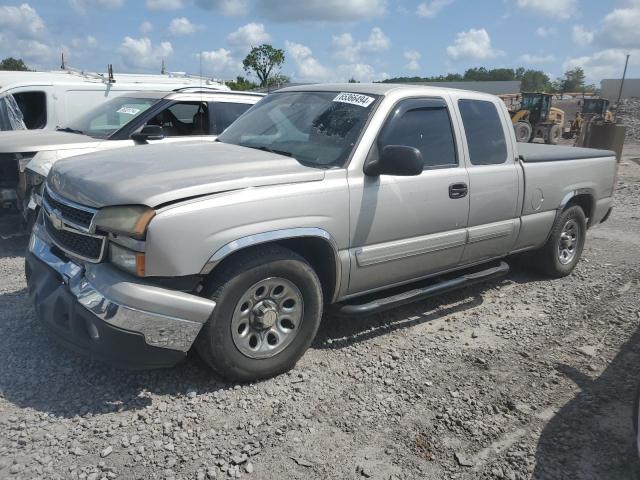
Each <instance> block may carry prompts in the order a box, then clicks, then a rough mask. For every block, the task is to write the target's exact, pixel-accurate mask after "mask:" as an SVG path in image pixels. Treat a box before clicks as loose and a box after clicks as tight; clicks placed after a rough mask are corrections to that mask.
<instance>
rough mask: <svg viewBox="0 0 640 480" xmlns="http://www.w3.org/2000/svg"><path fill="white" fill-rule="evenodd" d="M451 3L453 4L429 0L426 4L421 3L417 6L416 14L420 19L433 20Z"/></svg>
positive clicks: (448, 0)
mask: <svg viewBox="0 0 640 480" xmlns="http://www.w3.org/2000/svg"><path fill="white" fill-rule="evenodd" d="M451 3H453V0H431V1H428V2H422V3H421V4H420V5H418V8H417V9H416V13H417V14H418V16H420V17H427V18H433V17H435V16H436V15H438V13H440V11H441V10H442V9H443V8H444V7H446V6H447V5H450V4H451Z"/></svg>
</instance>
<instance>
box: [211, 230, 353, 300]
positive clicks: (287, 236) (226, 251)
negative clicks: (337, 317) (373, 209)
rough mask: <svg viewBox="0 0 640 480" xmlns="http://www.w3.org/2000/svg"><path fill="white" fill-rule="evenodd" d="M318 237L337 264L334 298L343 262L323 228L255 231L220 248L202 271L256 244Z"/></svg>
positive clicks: (328, 234)
mask: <svg viewBox="0 0 640 480" xmlns="http://www.w3.org/2000/svg"><path fill="white" fill-rule="evenodd" d="M304 237H311V238H318V239H321V240H323V241H325V242H326V243H327V244H328V245H329V246H330V247H331V251H332V252H333V261H334V264H335V277H336V278H335V285H334V292H333V298H334V299H335V297H336V295H337V293H338V292H339V291H340V285H341V278H342V263H341V261H340V256H339V253H338V247H337V244H336V242H335V240H334V239H333V237H332V236H331V234H330V233H329V232H327V231H326V230H323V229H322V228H316V227H301V228H285V229H282V230H271V231H268V232H262V233H255V234H253V235H247V236H246V237H241V238H238V239H237V240H233V241H231V242H229V243H227V244H225V245H223V246H222V247H220V248H218V249H217V250H216V251H215V252H214V253H213V255H211V257H209V260H207V263H205V265H204V266H203V267H202V270H201V271H200V273H201V274H202V275H208V274H209V273H211V272H212V271H213V269H214V268H215V267H216V266H217V265H218V264H219V263H220V262H221V261H222V260H224V259H225V258H226V257H228V256H229V255H231V254H233V253H236V252H238V251H240V250H244V249H246V248H250V247H254V246H256V245H262V244H266V243H272V242H277V241H279V240H291V239H297V238H304Z"/></svg>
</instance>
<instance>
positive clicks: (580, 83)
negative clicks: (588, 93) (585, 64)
mask: <svg viewBox="0 0 640 480" xmlns="http://www.w3.org/2000/svg"><path fill="white" fill-rule="evenodd" d="M584 78H585V75H584V70H583V69H582V68H581V67H576V68H574V69H573V70H569V71H567V72H564V78H563V79H561V80H560V84H559V86H560V91H561V92H583V91H585V84H584Z"/></svg>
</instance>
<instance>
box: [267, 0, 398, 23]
mask: <svg viewBox="0 0 640 480" xmlns="http://www.w3.org/2000/svg"><path fill="white" fill-rule="evenodd" d="M258 7H259V9H260V12H261V13H262V14H263V15H264V16H266V17H267V18H269V19H271V20H273V21H276V22H290V21H321V22H353V21H358V20H367V19H371V18H374V17H379V16H381V15H383V14H384V13H385V11H386V8H387V0H348V1H344V0H304V1H292V0H262V1H260V2H259V4H258Z"/></svg>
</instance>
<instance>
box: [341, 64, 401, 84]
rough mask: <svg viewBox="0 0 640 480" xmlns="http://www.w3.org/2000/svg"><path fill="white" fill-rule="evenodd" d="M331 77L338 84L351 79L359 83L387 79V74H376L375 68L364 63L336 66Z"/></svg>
mask: <svg viewBox="0 0 640 480" xmlns="http://www.w3.org/2000/svg"><path fill="white" fill-rule="evenodd" d="M333 75H334V76H333V79H335V80H336V81H338V82H346V81H348V80H350V79H351V78H353V79H355V80H357V81H359V82H374V81H377V80H384V79H386V78H389V75H388V74H387V73H385V72H377V71H376V69H375V68H373V67H372V66H371V65H368V64H366V63H352V64H345V65H338V67H337V68H336V71H335V72H334V73H333Z"/></svg>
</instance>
